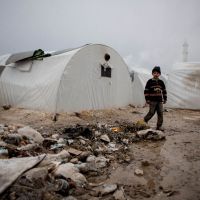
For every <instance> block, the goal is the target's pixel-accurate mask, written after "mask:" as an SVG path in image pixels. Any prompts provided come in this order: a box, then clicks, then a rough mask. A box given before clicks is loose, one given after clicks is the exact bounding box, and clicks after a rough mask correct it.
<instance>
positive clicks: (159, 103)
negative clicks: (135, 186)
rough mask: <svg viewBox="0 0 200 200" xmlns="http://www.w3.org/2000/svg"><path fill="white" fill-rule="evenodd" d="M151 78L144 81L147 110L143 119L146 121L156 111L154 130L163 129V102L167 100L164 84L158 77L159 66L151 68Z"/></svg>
mask: <svg viewBox="0 0 200 200" xmlns="http://www.w3.org/2000/svg"><path fill="white" fill-rule="evenodd" d="M152 75H153V78H152V79H149V80H148V81H147V83H146V87H145V90H144V95H145V100H146V103H147V104H149V112H148V113H147V115H146V116H145V117H144V121H145V122H146V123H147V122H148V121H149V120H150V119H151V118H152V117H153V116H154V114H155V112H157V115H158V119H157V128H156V130H161V131H163V128H162V124H163V104H165V103H166V101H167V91H166V88H165V84H164V82H163V81H162V80H160V79H159V76H160V75H161V70H160V67H159V66H155V67H154V68H153V70H152Z"/></svg>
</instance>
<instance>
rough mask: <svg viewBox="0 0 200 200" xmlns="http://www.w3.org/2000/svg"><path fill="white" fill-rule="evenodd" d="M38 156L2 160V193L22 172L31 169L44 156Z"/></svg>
mask: <svg viewBox="0 0 200 200" xmlns="http://www.w3.org/2000/svg"><path fill="white" fill-rule="evenodd" d="M45 156H46V155H45V154H43V155H40V156H37V157H24V158H11V159H1V160H0V194H1V193H2V192H4V191H5V190H6V189H7V188H8V187H9V186H10V185H11V184H12V183H13V182H14V181H15V180H16V179H17V178H18V177H19V176H20V175H21V174H23V173H24V172H25V171H27V170H29V169H31V168H32V167H34V166H35V165H37V164H38V163H40V162H41V161H42V160H43V159H44V158H45Z"/></svg>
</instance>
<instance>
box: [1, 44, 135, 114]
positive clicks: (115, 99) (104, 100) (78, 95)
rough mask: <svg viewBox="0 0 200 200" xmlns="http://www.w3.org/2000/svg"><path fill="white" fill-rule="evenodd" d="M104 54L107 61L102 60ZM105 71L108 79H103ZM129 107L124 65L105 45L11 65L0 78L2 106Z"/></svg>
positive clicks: (63, 109)
mask: <svg viewBox="0 0 200 200" xmlns="http://www.w3.org/2000/svg"><path fill="white" fill-rule="evenodd" d="M105 54H109V55H110V60H108V61H106V60H105V58H104V57H105ZM102 69H103V71H102ZM107 69H108V75H109V76H111V77H109V76H107V75H106V73H107ZM109 70H110V71H109ZM104 71H105V72H104ZM109 73H110V74H109ZM129 103H132V90H131V80H130V76H129V72H128V68H127V65H126V64H125V63H124V61H123V59H122V58H121V56H120V55H119V54H118V53H117V52H116V51H115V50H114V49H112V48H110V47H108V46H105V45H100V44H93V45H86V46H83V47H81V48H78V49H74V50H72V51H64V52H61V53H58V54H56V53H55V54H54V55H53V56H50V57H45V58H43V60H28V61H23V62H16V63H12V66H9V65H8V66H7V67H5V69H4V71H3V72H2V74H1V76H0V104H1V105H3V104H9V105H11V106H14V107H22V108H31V109H37V110H45V111H50V112H66V111H71V112H73V111H81V110H86V109H102V108H111V107H119V106H125V105H128V104H129Z"/></svg>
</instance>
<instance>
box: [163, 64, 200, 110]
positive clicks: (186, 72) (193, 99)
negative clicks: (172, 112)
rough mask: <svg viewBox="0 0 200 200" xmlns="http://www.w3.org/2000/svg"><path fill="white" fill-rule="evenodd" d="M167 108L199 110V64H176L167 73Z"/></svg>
mask: <svg viewBox="0 0 200 200" xmlns="http://www.w3.org/2000/svg"><path fill="white" fill-rule="evenodd" d="M167 90H168V103H167V106H168V107H172V108H182V109H195V110H196V109H197V110H199V109H200V103H199V102H200V63H187V62H185V63H177V64H175V65H174V69H173V71H171V72H170V73H169V76H168V82H167Z"/></svg>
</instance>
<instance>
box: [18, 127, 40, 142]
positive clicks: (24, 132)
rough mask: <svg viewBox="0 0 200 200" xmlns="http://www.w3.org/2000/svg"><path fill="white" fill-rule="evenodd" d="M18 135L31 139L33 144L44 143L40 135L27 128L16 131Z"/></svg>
mask: <svg viewBox="0 0 200 200" xmlns="http://www.w3.org/2000/svg"><path fill="white" fill-rule="evenodd" d="M18 133H19V134H20V135H22V136H26V137H27V138H29V139H32V140H33V141H34V142H36V143H39V144H42V143H43V141H44V138H43V137H42V136H41V134H40V133H39V132H38V131H36V130H34V129H33V128H31V127H29V126H25V127H24V128H20V129H18Z"/></svg>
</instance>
